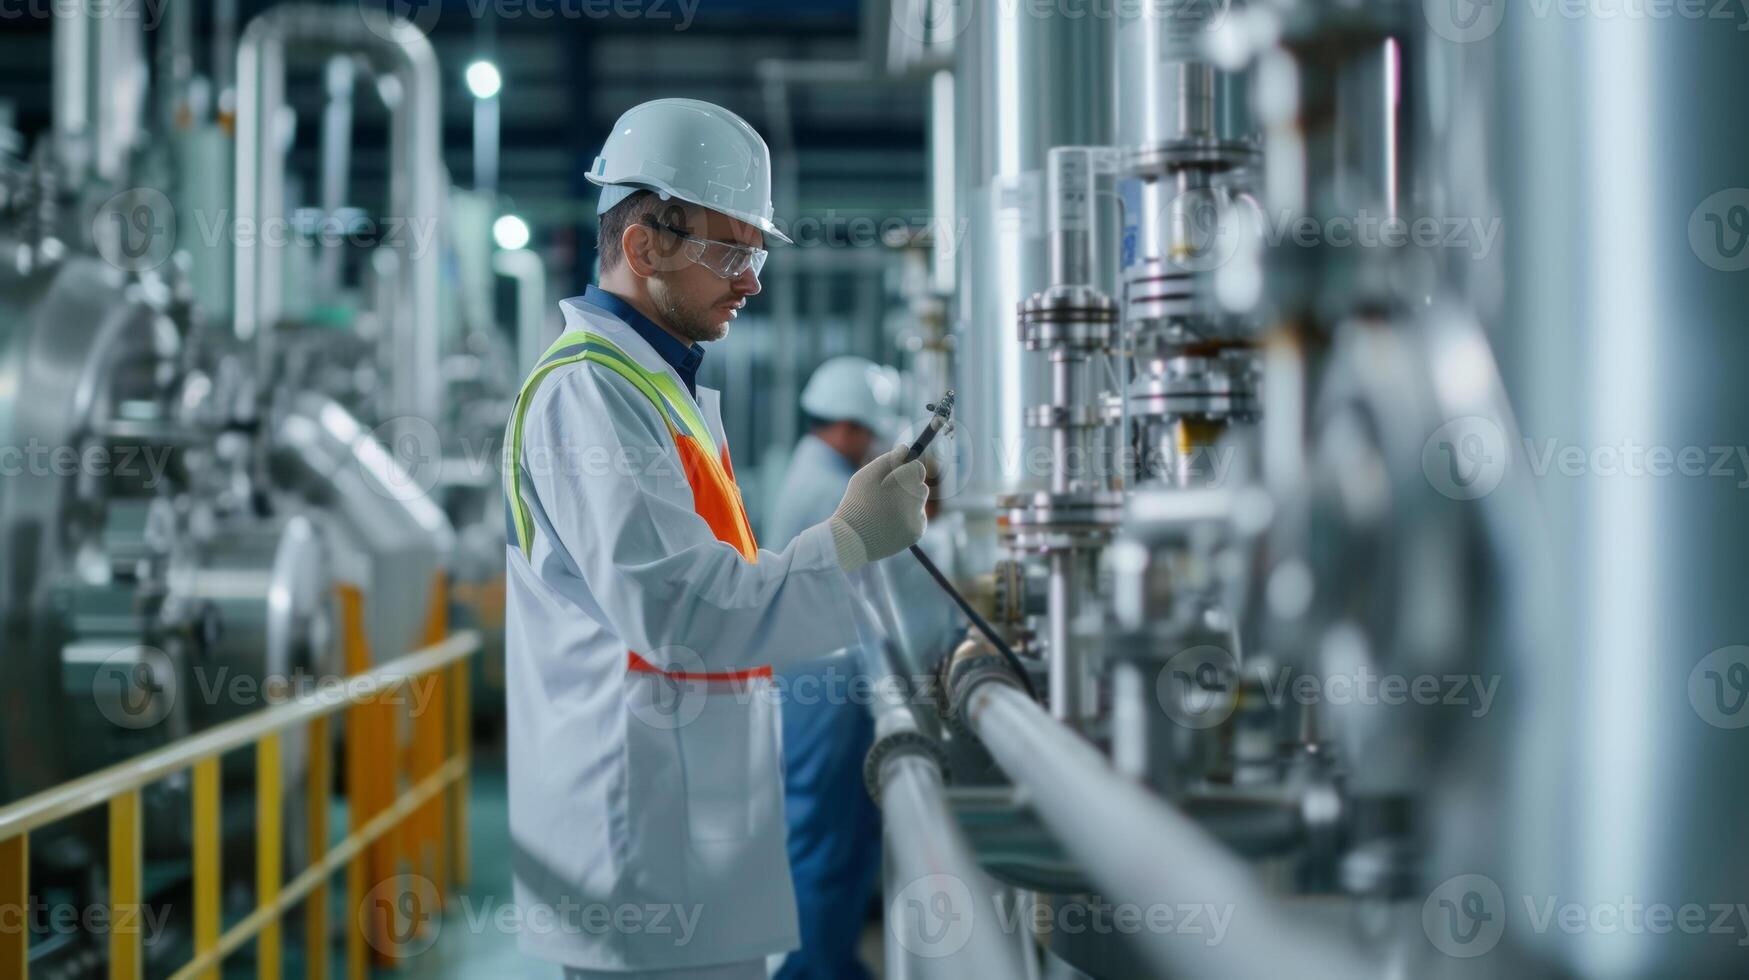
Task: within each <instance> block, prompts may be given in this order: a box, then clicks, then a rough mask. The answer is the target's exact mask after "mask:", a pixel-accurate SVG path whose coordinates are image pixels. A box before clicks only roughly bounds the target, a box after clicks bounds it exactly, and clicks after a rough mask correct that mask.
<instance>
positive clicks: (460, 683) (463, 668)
mask: <svg viewBox="0 0 1749 980" xmlns="http://www.w3.org/2000/svg"><path fill="white" fill-rule="evenodd" d="M468 667H469V663H468V661H467V659H466V658H464V659H461V660H458V661H456V662H455V663H453V664H450V665H449V666H448V667H446V668H444V669H445V670H448V671H449V672H450V683H449V698H450V703H449V717H450V733H449V744H450V751H451V752H453V753H455V755H456V757H457V758H459V759H461V760H462V772H461V775H460V776H457V777H456V780H455V782H453V783H451V784H450V786H449V789H448V790H447V791H446V795H447V796H448V797H449V811H450V819H449V825H450V837H449V843H450V858H449V876H450V881H451V882H452V884H453V886H454V887H456V888H460V887H462V886H463V885H466V884H467V882H468V780H469V776H470V773H469V766H470V765H471V764H472V763H471V759H472V756H473V748H472V741H471V740H472V738H473V725H472V723H471V718H472V711H473V704H472V702H471V701H470V700H469V697H470V695H469V693H468V680H469V674H468Z"/></svg>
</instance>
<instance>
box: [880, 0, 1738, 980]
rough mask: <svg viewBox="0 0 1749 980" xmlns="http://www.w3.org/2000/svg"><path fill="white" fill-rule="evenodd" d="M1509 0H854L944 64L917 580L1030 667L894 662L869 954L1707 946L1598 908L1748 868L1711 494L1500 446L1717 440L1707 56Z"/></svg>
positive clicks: (1643, 962)
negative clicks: (890, 16) (948, 488)
mask: <svg viewBox="0 0 1749 980" xmlns="http://www.w3.org/2000/svg"><path fill="white" fill-rule="evenodd" d="M1535 7H1536V5H1534V4H1502V5H1486V4H1465V3H1454V4H1446V3H1442V2H1430V3H1425V4H1423V3H1419V2H1415V3H1409V2H1391V0H1377V2H1366V3H1334V2H1332V3H1324V2H1312V0H1304V2H1294V0H1251V2H1248V3H1244V2H1234V3H1225V2H1219V3H1199V2H1184V3H1170V2H1169V3H1157V4H1136V5H1124V4H1116V5H1112V6H1110V7H1109V8H1105V10H1104V13H1103V15H1102V14H1100V13H1098V12H1096V11H1094V10H1079V11H1075V10H1069V9H1066V8H1064V7H1063V6H1061V5H1059V6H1057V7H1055V8H1052V7H1048V6H1047V7H1037V6H1035V7H1025V8H1024V9H1016V8H1013V7H1010V6H1009V5H1003V4H987V3H970V4H965V3H927V2H919V3H897V4H894V22H895V25H896V26H897V27H898V28H899V29H901V31H902V32H903V33H904V34H905V35H906V36H907V37H908V38H909V39H910V40H913V41H927V42H928V44H927V45H926V47H930V48H931V49H932V50H934V51H936V52H937V54H939V50H940V48H941V47H943V46H947V47H950V48H951V52H952V54H951V60H950V61H948V62H947V63H945V65H944V66H943V68H942V72H943V75H942V76H940V77H939V78H938V81H939V80H940V78H946V79H947V80H948V81H950V82H951V84H952V85H953V86H954V89H955V99H954V103H953V108H952V111H953V115H954V117H955V118H957V119H958V120H959V124H958V125H954V124H952V123H951V122H950V124H949V125H948V126H946V127H944V129H937V130H934V131H933V134H934V138H935V140H936V141H937V145H936V147H935V149H934V151H933V152H932V159H934V160H937V161H941V160H944V159H945V160H948V161H950V162H951V166H949V167H942V168H938V169H937V170H936V171H935V172H934V173H933V174H932V179H933V180H934V181H935V182H936V184H937V186H938V187H940V186H943V185H946V186H950V187H952V188H953V194H952V198H951V199H953V200H956V201H957V202H958V205H957V210H958V216H959V217H960V218H961V219H962V220H963V221H965V222H966V224H967V226H968V227H969V228H970V235H969V238H968V241H967V242H966V243H965V244H964V245H963V246H961V247H960V248H959V250H958V252H957V254H956V255H955V256H953V257H952V258H953V259H955V260H957V276H956V280H957V281H956V282H955V283H954V284H953V285H954V289H953V299H954V308H955V311H956V312H955V314H954V343H953V345H952V347H953V371H952V384H953V386H954V387H955V388H956V389H958V391H959V394H960V400H961V410H960V412H959V414H958V418H959V420H960V421H961V425H962V428H961V435H960V437H959V438H960V442H961V444H960V446H959V447H958V448H957V451H956V452H954V453H953V454H951V456H950V459H949V460H948V462H947V464H946V465H947V466H948V467H949V468H950V469H952V468H954V467H956V466H957V467H959V469H960V472H959V473H958V474H957V476H954V475H950V476H948V477H945V478H944V481H943V482H944V483H946V484H949V485H953V486H961V485H963V486H964V487H965V490H964V491H963V492H961V493H960V494H959V495H957V496H954V497H950V498H949V499H948V501H947V506H948V507H949V508H950V509H951V511H952V512H951V513H950V514H949V515H947V517H946V519H948V520H952V521H955V522H956V523H957V525H958V526H959V528H960V529H961V532H960V533H961V535H962V537H963V539H964V540H965V541H966V542H967V546H966V547H964V548H962V549H959V551H958V554H957V556H956V557H957V567H956V568H955V577H956V578H958V579H959V580H960V581H961V583H962V584H963V585H964V586H966V587H967V591H968V592H969V593H971V594H973V595H981V596H983V597H984V609H983V613H984V615H985V616H986V617H987V618H988V619H989V620H991V621H993V622H994V623H996V624H998V626H999V627H1000V628H1001V629H1002V630H1003V631H1004V633H1005V634H1006V637H1005V638H1006V641H1007V645H1009V646H1012V647H1013V648H1014V649H1015V650H1017V651H1019V653H1020V655H1021V658H1022V660H1023V661H1024V663H1025V672H1026V673H1027V674H1028V675H1030V677H1031V679H1032V680H1033V681H1034V682H1035V683H1036V684H1037V686H1038V687H1039V689H1040V691H1041V695H1040V697H1039V698H1037V699H1036V700H1035V699H1034V698H1033V697H1030V696H1029V695H1028V694H1027V693H1026V687H1027V685H1025V684H1023V683H1022V678H1021V677H1019V676H1017V675H1016V672H1015V671H1014V669H1013V668H1012V667H1011V665H1010V664H1009V662H1007V661H1006V660H1005V659H1004V658H1002V657H998V656H996V655H995V653H996V651H995V649H994V647H993V646H992V644H989V643H987V642H984V641H983V640H982V639H981V638H980V637H979V636H978V635H977V634H976V633H975V632H974V633H972V634H971V635H970V637H969V638H968V639H967V640H966V641H965V642H964V643H963V644H962V645H961V646H960V647H959V648H958V649H957V650H953V651H948V650H945V649H925V650H917V649H907V648H905V646H906V645H905V644H904V643H903V642H900V643H897V644H896V645H891V648H889V649H887V650H886V651H885V653H886V656H885V658H884V662H883V663H882V664H880V665H879V666H880V670H879V672H880V673H882V674H884V675H886V676H885V678H884V681H883V685H884V688H883V689H884V690H885V692H886V693H887V694H888V695H889V696H887V697H885V698H882V699H880V703H878V704H877V706H876V715H877V744H876V746H875V749H874V751H873V752H872V753H871V756H870V759H869V763H868V766H867V772H868V776H869V784H870V788H871V792H873V793H875V794H876V796H877V798H879V799H880V800H881V801H882V803H883V806H884V808H885V810H886V817H887V846H888V849H889V857H888V868H887V874H886V879H885V880H886V912H887V915H888V919H889V925H890V927H891V928H890V929H889V937H888V942H887V959H886V961H887V969H888V975H889V976H897V977H911V976H918V977H929V976H941V977H958V976H970V975H980V976H1035V975H1040V971H1041V969H1042V971H1043V975H1046V976H1091V977H1139V976H1161V977H1168V976H1170V977H1181V976H1182V977H1199V978H1200V977H1261V976H1276V975H1293V976H1315V977H1362V976H1379V977H1384V976H1448V975H1466V976H1467V975H1477V976H1550V977H1557V976H1558V977H1566V976H1612V977H1614V976H1661V975H1674V974H1681V975H1689V976H1703V975H1704V976H1727V975H1731V974H1733V973H1734V972H1737V971H1739V970H1740V968H1741V963H1742V959H1741V957H1742V950H1741V948H1740V945H1739V942H1740V941H1741V939H1742V932H1743V930H1742V929H1741V928H1724V929H1690V930H1687V931H1683V930H1677V929H1667V930H1662V931H1660V930H1657V929H1652V928H1648V927H1647V925H1646V922H1647V921H1648V920H1646V919H1645V918H1644V917H1643V914H1642V918H1641V919H1639V920H1638V922H1639V924H1638V925H1634V924H1632V921H1631V920H1632V913H1631V912H1629V913H1626V917H1625V918H1624V917H1619V916H1618V917H1613V918H1610V919H1608V920H1607V921H1606V920H1604V919H1601V918H1599V917H1597V916H1596V914H1595V913H1597V912H1598V910H1602V911H1603V913H1604V914H1605V915H1612V914H1613V913H1616V912H1617V911H1619V910H1620V909H1623V908H1630V909H1631V908H1635V907H1637V908H1641V909H1645V908H1657V909H1661V910H1663V912H1664V914H1666V915H1669V914H1675V913H1677V911H1678V910H1681V909H1688V910H1689V911H1690V912H1691V913H1693V912H1696V911H1698V909H1701V908H1711V909H1713V910H1714V911H1715V913H1716V912H1717V911H1718V910H1721V909H1724V910H1728V909H1731V908H1734V907H1736V906H1734V904H1733V903H1735V902H1737V901H1739V900H1740V899H1741V898H1742V891H1743V887H1744V885H1743V883H1744V882H1745V881H1749V873H1746V872H1749V849H1745V848H1743V847H1742V846H1740V844H1739V843H1736V842H1732V843H1725V840H1726V839H1727V838H1732V836H1733V832H1732V831H1730V830H1728V829H1727V827H1729V826H1730V825H1731V821H1733V820H1734V819H1736V818H1734V817H1733V816H1732V814H1734V813H1740V812H1741V807H1742V803H1743V796H1744V793H1745V792H1746V791H1745V790H1744V788H1743V787H1744V786H1745V785H1746V784H1745V780H1744V779H1743V778H1742V777H1743V774H1744V762H1743V760H1744V759H1745V758H1749V757H1746V756H1745V754H1744V753H1743V751H1742V742H1741V740H1738V741H1736V742H1735V743H1733V742H1732V741H1731V732H1732V731H1733V730H1734V728H1733V726H1732V725H1731V723H1730V720H1729V719H1726V718H1724V717H1723V716H1722V715H1721V714H1720V712H1722V711H1724V710H1725V709H1726V708H1728V707H1729V706H1730V703H1731V702H1730V699H1728V698H1723V693H1724V692H1726V690H1727V689H1728V687H1729V682H1728V678H1726V676H1725V674H1724V669H1725V668H1724V667H1723V666H1722V665H1723V664H1724V663H1725V661H1726V660H1731V659H1732V658H1735V657H1738V654H1737V653H1734V652H1732V651H1733V650H1737V649H1740V648H1733V647H1729V646H1727V645H1728V644H1731V643H1735V642H1738V640H1736V639H1735V638H1736V637H1739V636H1741V635H1742V631H1743V629H1744V628H1745V627H1746V626H1749V623H1746V622H1745V621H1744V614H1743V612H1742V611H1741V610H1740V609H1739V608H1737V607H1736V604H1733V603H1732V602H1731V601H1730V600H1728V599H1726V598H1725V597H1724V593H1723V591H1721V589H1720V583H1721V582H1723V581H1728V580H1733V579H1740V578H1741V576H1742V574H1743V572H1744V558H1743V555H1742V552H1741V547H1740V544H1736V543H1730V542H1727V541H1726V540H1725V539H1726V538H1727V537H1729V535H1728V534H1724V533H1719V532H1723V531H1725V530H1726V529H1734V528H1737V527H1739V526H1740V524H1741V520H1742V514H1743V513H1744V510H1743V508H1742V505H1741V503H1740V502H1733V501H1732V500H1731V499H1730V491H1729V490H1728V489H1727V488H1726V487H1725V486H1724V484H1722V483H1719V482H1718V481H1712V482H1711V483H1709V481H1706V480H1702V479H1689V480H1673V481H1666V482H1662V483H1658V482H1650V481H1648V480H1646V479H1644V478H1643V477H1644V476H1645V474H1644V473H1641V474H1640V476H1641V477H1642V478H1641V479H1634V478H1632V477H1630V476H1624V475H1623V474H1622V473H1621V472H1619V471H1617V472H1614V473H1611V472H1593V471H1586V472H1583V473H1576V474H1567V478H1555V477H1552V476H1550V474H1549V471H1548V468H1547V463H1546V458H1545V463H1544V465H1543V467H1542V468H1539V467H1538V466H1537V465H1536V463H1535V459H1534V456H1535V453H1536V451H1538V450H1535V449H1534V447H1537V446H1543V445H1551V446H1553V445H1559V444H1561V443H1567V442H1569V441H1570V442H1576V443H1584V444H1586V445H1590V446H1596V445H1602V446H1605V447H1608V448H1611V449H1613V448H1615V447H1617V446H1622V445H1632V444H1634V443H1636V442H1637V443H1639V444H1640V445H1642V446H1645V445H1653V446H1663V447H1666V450H1667V451H1669V452H1672V453H1674V452H1675V451H1676V450H1675V448H1674V447H1679V446H1701V445H1713V444H1735V441H1736V440H1740V438H1741V436H1740V433H1737V434H1728V433H1727V431H1726V430H1727V429H1731V428H1732V427H1731V426H1730V424H1729V423H1728V422H1726V421H1725V419H1726V418H1727V417H1728V416H1730V415H1733V414H1735V415H1737V416H1738V417H1741V413H1740V412H1739V411H1738V410H1737V409H1736V408H1735V406H1736V403H1737V401H1738V400H1739V396H1738V395H1737V394H1736V393H1735V392H1736V391H1738V390H1739V389H1738V388H1737V387H1736V386H1733V385H1731V384H1730V383H1729V382H1727V381H1726V380H1725V378H1724V373H1723V372H1722V371H1721V370H1720V369H1719V368H1717V367H1715V366H1708V362H1709V361H1710V360H1711V359H1712V358H1715V357H1717V358H1720V359H1721V363H1722V360H1728V359H1733V358H1735V357H1736V356H1738V355H1740V354H1741V353H1742V350H1741V348H1742V346H1743V341H1742V339H1741V337H1740V332H1737V331H1732V330H1731V328H1730V326H1729V325H1728V323H1727V322H1726V321H1727V320H1728V319H1729V317H1728V316H1726V315H1725V313H1724V311H1727V310H1741V309H1744V308H1749V280H1745V279H1743V278H1742V276H1741V275H1740V274H1737V275H1735V276H1733V275H1732V274H1731V273H1728V272H1725V271H1723V270H1725V269H1727V268H1729V267H1730V266H1729V262H1728V259H1727V258H1725V257H1724V253H1723V252H1722V251H1721V249H1725V248H1726V247H1727V246H1728V244H1729V243H1728V236H1725V235H1724V233H1723V230H1724V229H1725V228H1727V227H1728V221H1727V217H1726V216H1722V215H1723V210H1722V209H1723V208H1724V205H1721V204H1718V203H1717V202H1719V201H1721V200H1723V198H1721V197H1720V195H1721V194H1728V193H1738V194H1741V193H1742V192H1740V191H1739V192H1727V191H1726V190H1725V189H1726V188H1728V187H1730V186H1731V182H1732V178H1731V176H1730V175H1729V173H1728V164H1727V160H1729V159H1735V160H1737V161H1739V162H1740V160H1741V159H1742V154H1743V150H1744V148H1743V146H1742V140H1741V138H1740V128H1732V129H1731V133H1732V134H1735V135H1732V136H1729V137H1725V136H1723V135H1722V134H1721V133H1720V132H1719V131H1718V130H1717V129H1716V128H1714V127H1711V126H1709V125H1706V124H1704V122H1703V121H1704V120H1719V119H1723V118H1725V117H1726V116H1728V115H1729V110H1728V109H1727V108H1726V107H1725V106H1724V104H1723V103H1721V102H1719V101H1718V98H1717V97H1716V96H1715V95H1714V94H1712V93H1715V92H1718V91H1721V89H1719V88H1718V86H1720V85H1724V86H1725V88H1740V86H1741V85H1742V84H1743V83H1744V82H1745V81H1749V75H1746V74H1745V73H1746V72H1749V58H1745V57H1744V49H1743V42H1742V41H1741V40H1739V37H1740V35H1738V34H1733V32H1732V31H1731V29H1730V28H1729V27H1726V26H1721V25H1719V24H1716V23H1715V24H1709V23H1707V22H1706V21H1705V20H1704V19H1694V18H1669V19H1666V20H1661V21H1656V22H1654V21H1652V20H1648V19H1644V18H1642V19H1638V20H1636V19H1634V18H1621V19H1611V18H1606V17H1601V16H1583V15H1575V16H1570V17H1569V16H1553V15H1549V14H1548V13H1547V11H1543V12H1540V13H1539V12H1538V11H1537V10H1536V9H1534V8H1535ZM1053 11H1054V12H1053ZM948 66H951V67H948ZM948 72H951V74H948ZM1703 78H1704V79H1709V81H1708V82H1706V83H1705V87H1706V89H1707V92H1706V93H1704V94H1693V95H1690V94H1683V93H1691V92H1694V91H1695V90H1694V89H1693V88H1691V87H1688V86H1690V85H1691V84H1692V85H1700V84H1701V82H1700V80H1701V79H1703ZM1727 78H1729V79H1731V82H1730V83H1729V84H1726V83H1725V82H1724V79H1727ZM1677 106H1680V108H1672V107H1677ZM1667 112H1674V113H1675V116H1676V117H1678V118H1680V119H1681V120H1682V122H1681V124H1677V123H1672V124H1671V125H1670V126H1665V125H1662V124H1661V123H1660V122H1659V120H1660V119H1665V118H1667V117H1666V116H1665V115H1664V113H1667ZM944 132H945V133H946V134H951V138H953V139H954V140H955V145H953V146H952V147H950V148H944V147H943V146H942V144H941V141H942V139H943V135H944ZM944 149H945V150H950V151H951V152H944ZM1707 202H1714V204H1713V205H1711V207H1712V211H1711V218H1710V220H1711V221H1712V222H1713V227H1714V228H1716V229H1717V230H1718V231H1719V235H1718V236H1716V237H1717V238H1718V242H1717V243H1715V242H1714V240H1713V238H1709V237H1708V236H1707V232H1706V228H1705V227H1703V226H1702V223H1703V222H1705V221H1707V220H1709V218H1708V207H1709V205H1708V203H1707ZM1738 223H1739V224H1742V223H1743V222H1742V220H1741V218H1739V221H1738ZM1697 236H1698V237H1697ZM1740 267H1741V266H1740V265H1739V266H1737V268H1740ZM1727 334H1728V335H1729V336H1727ZM1538 440H1547V442H1546V443H1544V442H1539V441H1538ZM1527 447H1533V448H1532V451H1530V452H1527ZM1540 451H1542V452H1544V453H1545V454H1546V453H1547V452H1549V450H1547V449H1544V450H1540ZM1588 458H1589V457H1588ZM1612 477H1613V478H1612ZM1709 521H1711V522H1715V523H1714V524H1713V525H1711V526H1713V527H1715V528H1716V530H1715V531H1706V530H1703V528H1704V527H1707V526H1708V522H1709ZM1654 529H1668V530H1669V532H1670V533H1669V535H1668V536H1666V537H1660V536H1659V532H1658V531H1656V530H1654ZM1654 539H1656V540H1654ZM901 560H903V559H901ZM876 592H877V594H878V593H879V590H876ZM877 612H878V613H879V614H880V615H881V616H882V617H884V618H885V619H886V620H887V621H888V622H891V621H892V620H893V618H895V617H898V616H901V615H902V613H903V610H900V609H885V610H877ZM893 632H894V633H895V635H899V634H900V633H902V631H893ZM1733 662H1734V661H1733ZM1708 670H1710V671H1711V674H1707V673H1706V672H1707V671H1708ZM1739 673H1741V671H1740V672H1739ZM1745 676H1749V675H1745ZM1709 677H1710V678H1711V680H1707V679H1706V678H1709ZM919 678H921V680H920V679H919ZM1708 683H1710V684H1712V685H1713V687H1712V688H1708V687H1707V686H1706V685H1707V684H1708ZM1715 688H1716V692H1715V693H1719V694H1720V695H1721V697H1720V698H1716V699H1710V700H1709V697H1710V695H1709V694H1708V693H1707V692H1709V691H1713V690H1714V689H1715ZM1742 700H1743V699H1742V698H1738V699H1737V701H1738V702H1741V701H1742ZM1715 701H1716V702H1717V703H1716V704H1715V703H1714V702H1715ZM1738 724H1741V723H1740V722H1739V723H1738ZM1735 836H1736V838H1738V839H1740V835H1735ZM1701 841H1711V842H1717V846H1716V847H1715V846H1711V845H1707V844H1701V843H1700V842H1701ZM1624 896H1626V897H1625V898H1624ZM1549 910H1566V911H1564V912H1563V913H1562V914H1567V915H1569V916H1570V919H1569V925H1567V926H1562V925H1560V924H1558V923H1556V924H1551V922H1552V921H1553V920H1551V918H1550V916H1549V914H1548V912H1549ZM1691 918H1693V916H1691ZM1572 921H1579V923H1580V924H1579V925H1578V926H1577V927H1573V926H1571V922H1572ZM1599 923H1603V924H1602V925H1600V924H1599ZM1609 923H1619V925H1610V924H1609Z"/></svg>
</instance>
